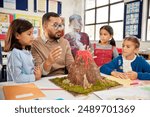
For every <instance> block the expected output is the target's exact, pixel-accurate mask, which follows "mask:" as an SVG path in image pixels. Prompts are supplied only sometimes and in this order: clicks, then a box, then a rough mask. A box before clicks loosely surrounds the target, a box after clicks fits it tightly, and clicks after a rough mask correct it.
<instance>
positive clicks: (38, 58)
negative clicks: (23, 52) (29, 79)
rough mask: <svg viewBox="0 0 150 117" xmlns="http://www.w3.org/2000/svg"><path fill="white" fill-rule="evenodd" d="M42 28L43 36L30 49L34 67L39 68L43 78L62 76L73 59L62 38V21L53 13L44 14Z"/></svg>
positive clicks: (67, 45) (67, 43) (66, 42)
mask: <svg viewBox="0 0 150 117" xmlns="http://www.w3.org/2000/svg"><path fill="white" fill-rule="evenodd" d="M42 26H43V36H42V37H38V38H37V39H36V40H34V42H33V45H32V48H31V52H32V55H33V58H34V61H35V65H36V66H37V65H40V66H41V70H42V74H43V75H44V76H51V75H63V74H65V71H66V68H67V69H69V66H70V65H71V64H72V63H73V61H74V59H73V56H72V53H71V48H70V45H69V42H68V41H67V40H66V39H64V38H63V37H62V31H63V29H64V25H63V22H62V19H61V17H60V16H59V15H58V14H56V13H54V12H48V13H45V14H44V15H43V17H42Z"/></svg>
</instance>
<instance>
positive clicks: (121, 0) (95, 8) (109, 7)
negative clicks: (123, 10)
mask: <svg viewBox="0 0 150 117" xmlns="http://www.w3.org/2000/svg"><path fill="white" fill-rule="evenodd" d="M84 3H86V0H84ZM119 3H124V1H123V0H120V1H117V2H114V3H110V0H109V3H108V4H106V5H102V6H97V0H95V7H94V8H90V9H86V4H84V26H89V25H94V41H96V25H103V24H108V25H109V24H110V23H117V22H122V25H123V23H124V17H123V20H115V21H110V9H111V5H116V4H119ZM106 6H108V22H100V23H97V22H96V19H97V9H98V8H102V7H106ZM89 10H95V22H94V23H91V24H85V20H86V19H85V17H86V15H85V14H86V12H87V11H89ZM122 39H123V32H122ZM117 41H121V40H117Z"/></svg>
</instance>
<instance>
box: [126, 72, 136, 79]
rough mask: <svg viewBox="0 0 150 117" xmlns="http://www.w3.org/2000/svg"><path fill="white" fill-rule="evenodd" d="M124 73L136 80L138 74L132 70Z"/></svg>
mask: <svg viewBox="0 0 150 117" xmlns="http://www.w3.org/2000/svg"><path fill="white" fill-rule="evenodd" d="M125 74H126V75H127V76H128V78H130V79H131V80H136V79H137V76H138V74H137V73H136V72H134V71H130V72H126V73H125Z"/></svg>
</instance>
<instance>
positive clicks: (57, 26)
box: [52, 24, 64, 30]
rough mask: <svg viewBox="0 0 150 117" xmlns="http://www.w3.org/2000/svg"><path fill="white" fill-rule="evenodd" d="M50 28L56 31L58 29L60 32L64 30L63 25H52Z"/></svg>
mask: <svg viewBox="0 0 150 117" xmlns="http://www.w3.org/2000/svg"><path fill="white" fill-rule="evenodd" d="M52 26H53V27H54V29H55V30H58V29H61V30H62V29H64V25H63V24H53V25H52Z"/></svg>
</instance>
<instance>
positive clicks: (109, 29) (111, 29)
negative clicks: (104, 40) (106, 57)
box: [99, 25, 116, 46]
mask: <svg viewBox="0 0 150 117" xmlns="http://www.w3.org/2000/svg"><path fill="white" fill-rule="evenodd" d="M102 29H105V30H106V31H107V32H108V33H109V34H110V35H112V36H113V35H114V31H113V28H112V27H111V26H109V25H104V26H102V27H101V28H100V31H101V30H102ZM100 42H101V40H99V43H100ZM109 43H110V45H112V46H116V42H115V40H114V38H113V37H112V39H111V40H110V42H109Z"/></svg>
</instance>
